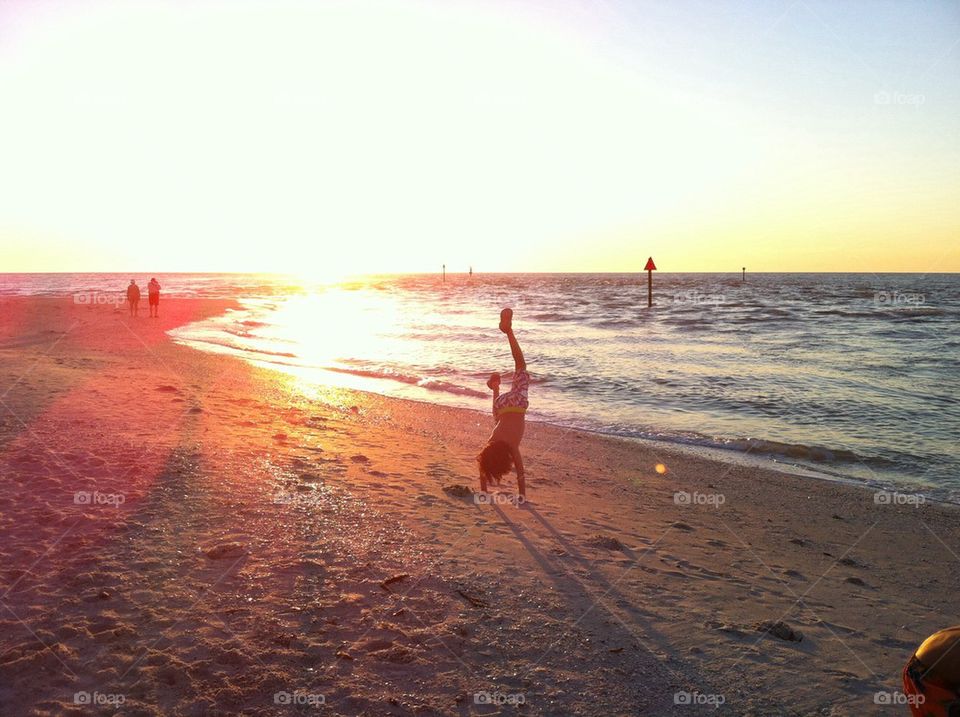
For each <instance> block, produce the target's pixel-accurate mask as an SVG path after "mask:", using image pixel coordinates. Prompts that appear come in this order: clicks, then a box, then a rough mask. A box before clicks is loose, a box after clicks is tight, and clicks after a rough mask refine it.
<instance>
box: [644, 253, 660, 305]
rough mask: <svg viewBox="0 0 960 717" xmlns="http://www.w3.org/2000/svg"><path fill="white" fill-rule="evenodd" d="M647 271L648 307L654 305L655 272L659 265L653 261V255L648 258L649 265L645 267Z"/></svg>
mask: <svg viewBox="0 0 960 717" xmlns="http://www.w3.org/2000/svg"><path fill="white" fill-rule="evenodd" d="M643 268H644V270H645V271H646V272H647V308H648V309H649V308H650V307H651V306H653V272H654V270H656V268H657V265H656V264H654V263H653V257H652V256H651V257H650V258H649V259H647V265H646V266H645V267H643Z"/></svg>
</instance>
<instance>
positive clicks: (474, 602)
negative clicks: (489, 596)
mask: <svg viewBox="0 0 960 717" xmlns="http://www.w3.org/2000/svg"><path fill="white" fill-rule="evenodd" d="M457 594H458V595H460V597H462V598H463V599H464V600H466V601H467V602H468V603H470V604H471V605H473V606H474V607H487V605H488V603H487V602H486V601H485V600H481V599H480V598H478V597H474V596H473V595H471V594H470V593H468V592H465V591H463V590H461V589H460V588H457Z"/></svg>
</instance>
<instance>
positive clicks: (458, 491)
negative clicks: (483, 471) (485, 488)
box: [443, 483, 473, 498]
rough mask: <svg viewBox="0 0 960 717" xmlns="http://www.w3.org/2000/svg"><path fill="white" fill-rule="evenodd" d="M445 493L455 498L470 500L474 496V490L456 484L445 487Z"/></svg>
mask: <svg viewBox="0 0 960 717" xmlns="http://www.w3.org/2000/svg"><path fill="white" fill-rule="evenodd" d="M443 492H444V493H446V494H447V495H452V496H453V497H454V498H469V497H470V496H472V495H473V488H471V487H470V486H466V485H463V484H462V483H454V484H452V485H445V486H443Z"/></svg>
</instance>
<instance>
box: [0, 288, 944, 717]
mask: <svg viewBox="0 0 960 717" xmlns="http://www.w3.org/2000/svg"><path fill="white" fill-rule="evenodd" d="M230 306H231V304H230V302H227V301H215V300H189V299H170V300H165V301H164V302H163V304H162V306H161V314H160V318H159V319H149V318H146V317H144V316H141V317H140V318H137V319H132V318H130V317H128V316H127V314H126V311H114V310H113V308H112V307H111V306H107V305H92V306H91V305H82V304H75V303H74V302H73V301H71V300H70V299H53V298H49V299H44V298H30V299H26V298H23V299H17V298H9V299H6V298H5V299H3V300H2V301H0V357H2V362H0V445H2V452H0V565H2V573H3V580H2V593H0V627H2V630H0V713H2V714H4V715H86V714H123V715H218V714H224V715H226V714H251V715H261V714H263V715H282V714H325V715H492V714H526V715H597V716H598V717H599V716H607V715H689V714H730V715H836V716H838V715H874V714H877V715H882V714H905V713H906V708H905V707H903V706H902V705H896V704H894V705H892V706H891V705H889V704H884V702H885V701H888V702H895V701H896V699H897V695H898V694H899V693H898V691H899V690H900V688H901V686H900V669H901V668H902V666H903V664H904V662H905V661H906V660H907V658H908V657H909V656H910V654H911V653H912V650H913V649H914V648H915V647H916V646H917V645H918V644H919V643H920V642H921V641H922V640H923V638H924V637H926V636H927V635H928V634H930V633H931V632H933V631H935V630H937V629H940V628H942V627H944V626H946V625H949V624H953V623H956V622H957V620H956V612H955V607H956V606H955V596H956V595H957V593H958V589H960V585H958V583H960V575H958V572H957V570H956V561H957V560H958V559H960V558H958V553H960V527H958V522H957V512H956V509H955V508H954V507H952V506H949V505H937V504H932V503H929V502H927V503H923V504H919V505H918V504H916V503H915V502H913V501H910V500H908V499H909V498H910V496H894V497H890V496H889V495H887V496H886V498H885V497H883V496H881V497H880V498H879V499H878V498H877V494H876V493H875V491H873V490H871V489H868V488H866V487H860V486H855V485H843V484H839V483H831V482H826V481H821V480H815V479H811V478H807V477H802V476H795V475H788V474H785V473H781V472H777V471H775V470H772V469H767V468H762V467H746V466H743V465H739V464H736V463H732V462H721V461H717V460H714V459H712V458H708V457H705V456H698V455H694V454H691V453H688V452H683V451H681V450H680V449H678V448H673V447H667V446H666V445H658V444H652V443H646V444H644V443H639V442H635V441H630V440H626V439H618V438H612V437H604V436H601V435H596V434H588V433H583V432H577V431H571V430H565V429H561V428H557V427H552V426H548V425H544V424H538V423H535V422H530V423H529V425H528V428H527V435H526V438H525V444H524V445H525V453H524V455H525V458H526V461H525V462H526V465H527V485H528V492H529V495H530V501H529V502H528V503H527V504H524V505H517V504H516V501H515V500H513V499H512V494H513V490H514V488H515V486H514V483H513V482H512V481H511V480H505V481H504V484H503V486H502V487H501V488H500V489H499V490H500V491H501V492H500V493H497V494H494V495H493V497H492V498H484V499H482V500H480V499H477V498H476V497H475V496H474V495H473V493H472V491H473V490H475V489H477V488H478V483H477V480H476V470H475V464H474V462H473V458H474V456H475V455H476V452H477V450H478V447H479V446H480V445H481V444H482V442H483V441H484V440H486V438H487V436H488V435H489V432H490V429H491V427H492V425H491V419H490V416H489V415H487V414H482V413H479V412H473V411H467V410H461V409H454V408H444V407H438V406H433V405H429V404H423V403H415V402H411V401H403V400H397V399H389V398H384V397H381V396H377V395H374V394H367V393H361V392H353V391H347V390H343V389H327V388H323V387H317V386H314V385H308V384H299V383H298V382H297V380H296V379H294V378H292V377H290V376H288V375H285V374H281V373H277V372H273V371H270V370H267V369H259V368H254V367H252V366H251V365H249V364H247V363H245V362H243V361H241V360H239V359H233V358H230V357H224V356H217V355H214V354H206V353H201V352H198V351H195V350H193V349H190V348H187V347H184V346H179V345H176V344H174V343H172V342H171V341H170V340H169V338H168V337H167V335H166V333H165V332H166V331H167V330H169V329H171V328H173V327H175V326H179V325H182V324H184V323H186V322H188V321H193V320H196V319H198V318H202V317H205V316H211V315H215V314H217V313H219V312H222V311H224V310H226V309H227V308H229V307H230ZM531 370H532V371H534V372H535V371H536V367H535V366H531ZM658 466H659V469H658ZM776 623H783V625H776ZM772 625H776V626H775V627H773V628H771V629H769V630H767V629H765V626H767V627H770V626H772ZM801 638H802V639H801Z"/></svg>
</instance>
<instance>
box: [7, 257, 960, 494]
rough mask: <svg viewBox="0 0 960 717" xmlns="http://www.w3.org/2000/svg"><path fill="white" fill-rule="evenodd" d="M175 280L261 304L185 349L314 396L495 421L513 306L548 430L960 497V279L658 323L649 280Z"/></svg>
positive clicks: (791, 293)
mask: <svg viewBox="0 0 960 717" xmlns="http://www.w3.org/2000/svg"><path fill="white" fill-rule="evenodd" d="M149 278H150V277H148V276H144V277H143V281H141V282H140V283H141V284H145V283H146V280H148V279H149ZM158 278H159V279H160V282H161V284H163V285H164V289H165V292H166V293H167V294H168V295H184V296H187V295H189V296H219V297H222V296H228V297H236V298H240V299H242V300H243V302H244V310H242V311H235V312H229V313H228V314H227V315H225V316H222V317H218V318H215V319H211V320H207V321H203V322H198V323H196V324H191V325H189V326H187V327H183V328H181V329H178V330H176V331H175V332H173V334H174V337H175V339H176V340H178V341H181V342H183V343H187V344H189V345H191V346H194V347H197V348H203V349H206V350H214V351H223V352H228V353H233V354H236V355H240V356H242V357H244V358H246V359H248V360H251V361H255V362H259V363H267V364H269V365H272V366H276V367H279V368H282V369H284V370H287V371H290V372H293V373H295V374H297V375H298V376H300V377H302V378H303V380H304V381H317V382H323V383H329V382H332V383H338V384H340V385H346V386H352V387H355V388H361V389H365V390H373V391H378V392H381V393H385V394H389V395H395V396H402V397H407V398H414V399H419V400H425V401H433V402H440V403H444V404H448V405H457V406H466V407H470V408H478V409H483V410H487V409H488V405H489V398H488V396H487V390H486V388H485V386H484V383H485V381H486V378H487V376H488V374H489V373H490V372H491V371H494V370H496V371H501V372H504V373H509V371H510V368H511V360H510V353H509V349H508V347H507V344H506V341H505V340H504V338H503V336H502V334H500V333H499V332H498V331H497V328H496V323H497V315H498V312H499V309H500V307H502V306H504V305H511V306H513V307H514V310H515V313H516V317H517V318H516V329H517V335H518V337H519V339H520V341H521V344H522V345H523V348H524V351H525V352H526V355H527V360H528V362H529V364H530V370H531V374H532V376H533V386H532V387H531V396H530V402H531V408H530V414H529V416H530V418H531V419H533V420H546V421H550V422H552V423H557V424H562V425H569V426H575V427H579V428H585V429H589V430H595V431H601V432H605V433H612V434H618V435H624V436H635V437H645V438H653V439H657V440H665V441H671V442H680V443H692V444H697V445H704V446H713V447H721V448H729V449H734V450H737V451H740V452H749V453H751V454H755V455H769V456H774V457H777V458H779V459H780V460H783V461H787V462H791V463H796V464H798V465H803V466H813V467H815V468H816V469H817V470H818V471H820V472H826V473H834V474H837V475H841V476H847V477H853V478H859V479H863V480H870V481H876V482H878V483H884V484H893V485H897V486H902V487H905V488H909V489H910V490H918V489H919V490H923V491H924V492H926V493H928V494H931V495H933V496H936V497H939V498H943V499H951V500H955V499H957V498H960V457H958V449H957V445H956V443H957V439H958V436H960V401H958V398H957V395H958V390H957V389H958V382H960V381H958V379H960V351H958V348H960V338H958V337H957V334H956V329H957V326H958V318H960V277H958V276H957V275H948V274H928V275H919V274H881V275H875V274H754V275H748V276H747V281H746V282H741V280H740V276H739V275H738V274H656V275H655V277H654V281H655V301H656V305H655V307H654V308H653V309H647V307H646V277H645V276H641V275H636V274H629V275H628V274H622V275H617V274H580V275H576V274H526V275H475V276H473V277H468V276H465V275H448V276H447V281H446V283H443V282H441V281H440V279H439V277H438V276H425V275H416V276H398V277H372V278H367V279H360V280H356V281H352V282H349V283H344V284H339V285H310V284H304V283H303V282H300V281H298V280H296V279H293V278H290V277H275V276H257V275H236V274H232V275H230V274H223V275H216V274H203V275H190V274H180V275H160V276H158ZM138 280H139V277H138ZM127 281H129V278H128V277H127V276H126V275H89V274H88V275H69V274H62V275H0V293H5V294H10V293H26V294H35V293H51V294H67V293H74V292H83V291H87V292H99V291H103V290H104V289H105V288H107V287H109V288H110V290H111V291H113V290H114V289H115V290H116V291H117V293H119V291H122V289H123V287H124V286H125V285H126V283H127ZM94 300H96V299H94Z"/></svg>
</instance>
